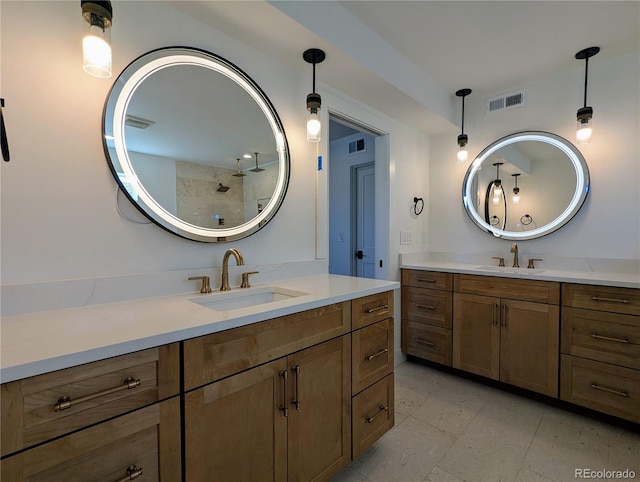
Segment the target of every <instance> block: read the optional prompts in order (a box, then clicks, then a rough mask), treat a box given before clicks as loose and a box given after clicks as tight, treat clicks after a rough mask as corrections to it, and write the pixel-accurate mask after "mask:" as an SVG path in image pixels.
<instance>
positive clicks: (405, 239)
mask: <svg viewBox="0 0 640 482" xmlns="http://www.w3.org/2000/svg"><path fill="white" fill-rule="evenodd" d="M400 244H413V233H412V232H411V231H400Z"/></svg>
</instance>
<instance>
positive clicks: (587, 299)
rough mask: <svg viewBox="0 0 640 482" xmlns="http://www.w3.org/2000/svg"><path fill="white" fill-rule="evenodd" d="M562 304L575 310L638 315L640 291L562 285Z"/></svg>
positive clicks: (639, 311) (639, 312)
mask: <svg viewBox="0 0 640 482" xmlns="http://www.w3.org/2000/svg"><path fill="white" fill-rule="evenodd" d="M562 304H563V305H565V306H573V307H575V308H587V309H590V310H602V311H611V312H613V313H626V314H628V315H640V290H637V289H633V288H614V287H609V286H595V285H577V284H569V283H564V284H563V285H562Z"/></svg>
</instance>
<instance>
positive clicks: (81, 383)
mask: <svg viewBox="0 0 640 482" xmlns="http://www.w3.org/2000/svg"><path fill="white" fill-rule="evenodd" d="M179 369H180V363H179V345H178V344H177V343H176V344H171V345H166V346H163V347H159V348H153V349H149V350H143V351H139V352H135V353H131V354H128V355H122V356H118V357H114V358H110V359H107V360H101V361H97V362H93V363H88V364H85V365H80V366H77V367H73V368H68V369H64V370H59V371H56V372H52V373H47V374H44V375H38V376H35V377H31V378H26V379H23V380H19V381H15V382H9V383H5V384H3V385H2V400H1V402H2V405H1V416H2V452H3V455H7V454H13V455H8V456H6V457H5V458H3V459H2V460H1V461H0V475H1V478H2V480H7V481H34V482H35V481H47V482H50V481H93V480H109V481H110V480H114V481H116V480H124V479H125V477H130V476H132V475H133V476H135V475H136V474H138V472H139V471H140V470H142V472H141V475H138V477H137V478H138V479H139V480H141V481H142V480H148V481H157V480H164V481H169V482H172V481H175V480H180V478H181V435H180V432H181V425H180V398H179V396H178V393H179V379H180V375H179ZM24 449H26V450H24ZM127 480H128V479H127Z"/></svg>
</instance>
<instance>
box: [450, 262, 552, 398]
mask: <svg viewBox="0 0 640 482" xmlns="http://www.w3.org/2000/svg"><path fill="white" fill-rule="evenodd" d="M488 294H493V295H494V296H487V295H488ZM496 295H499V296H496ZM559 295H560V287H559V284H558V283H554V282H546V281H533V280H521V279H507V278H495V277H486V276H476V275H464V274H461V275H455V277H454V305H453V366H454V367H455V368H459V369H461V370H465V371H468V372H471V373H475V374H478V375H481V376H485V377H488V378H492V379H494V380H500V381H502V382H505V383H508V384H510V385H515V386H518V387H521V388H525V389H527V390H532V391H535V392H538V393H543V394H545V395H549V396H553V397H557V396H558V351H559V337H560V333H559V327H560V309H559V306H558V303H559Z"/></svg>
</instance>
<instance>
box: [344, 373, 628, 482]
mask: <svg viewBox="0 0 640 482" xmlns="http://www.w3.org/2000/svg"><path fill="white" fill-rule="evenodd" d="M395 404H396V407H395V408H396V415H395V416H396V420H395V427H394V428H393V429H392V430H391V431H389V432H388V433H387V434H386V435H385V436H384V437H383V438H382V439H380V440H379V441H378V442H377V443H376V444H375V445H374V446H373V447H371V448H370V449H369V450H368V451H367V452H366V453H365V454H363V455H362V456H361V457H360V458H359V459H358V460H356V461H355V462H353V463H352V464H351V465H349V466H348V467H347V468H346V469H345V470H343V471H342V472H341V473H340V474H338V475H337V476H336V477H335V478H334V479H333V482H395V481H397V482H414V481H415V482H423V481H424V482H459V481H465V482H502V481H514V482H534V481H540V482H565V481H576V480H580V479H579V478H576V477H575V469H589V470H592V471H602V470H625V469H629V470H631V471H633V472H635V479H631V480H637V481H640V433H637V432H633V431H628V430H625V429H624V428H621V427H618V426H613V425H609V424H607V423H604V422H601V421H599V420H595V419H592V418H588V417H585V416H582V415H577V414H575V413H572V412H569V411H566V410H563V409H560V408H556V407H552V406H549V405H546V404H544V403H540V402H537V401H534V400H531V399H528V398H526V397H522V396H520V395H516V394H513V393H509V392H505V391H503V390H499V389H496V388H493V387H489V386H486V385H483V384H481V383H478V382H475V381H471V380H467V379H464V378H460V377H457V376H455V375H450V374H448V373H444V372H441V371H439V370H435V369H433V368H430V367H426V366H423V365H419V364H416V363H411V362H405V363H403V364H401V365H399V366H398V367H396V371H395ZM591 475H592V476H591V478H590V479H587V480H624V479H598V478H595V476H596V475H597V474H591ZM626 480H629V479H628V478H627V479H626Z"/></svg>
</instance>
